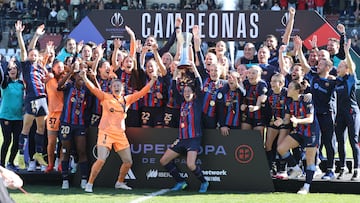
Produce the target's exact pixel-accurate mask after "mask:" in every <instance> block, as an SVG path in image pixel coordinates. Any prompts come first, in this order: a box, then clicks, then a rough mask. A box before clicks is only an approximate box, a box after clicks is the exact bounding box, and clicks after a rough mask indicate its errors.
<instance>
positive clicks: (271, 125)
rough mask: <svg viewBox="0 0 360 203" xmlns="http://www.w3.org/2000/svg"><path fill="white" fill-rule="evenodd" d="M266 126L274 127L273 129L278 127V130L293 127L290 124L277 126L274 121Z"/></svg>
mask: <svg viewBox="0 0 360 203" xmlns="http://www.w3.org/2000/svg"><path fill="white" fill-rule="evenodd" d="M266 127H268V128H273V129H276V130H281V129H291V126H290V124H287V125H284V124H282V125H280V126H276V125H274V124H273V123H269V124H268V125H266Z"/></svg>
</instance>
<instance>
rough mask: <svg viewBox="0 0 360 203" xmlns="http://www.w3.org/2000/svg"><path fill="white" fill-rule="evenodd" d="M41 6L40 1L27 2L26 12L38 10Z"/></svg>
mask: <svg viewBox="0 0 360 203" xmlns="http://www.w3.org/2000/svg"><path fill="white" fill-rule="evenodd" d="M40 6H41V1H40V0H29V4H28V10H30V11H33V10H36V9H39V8H40Z"/></svg>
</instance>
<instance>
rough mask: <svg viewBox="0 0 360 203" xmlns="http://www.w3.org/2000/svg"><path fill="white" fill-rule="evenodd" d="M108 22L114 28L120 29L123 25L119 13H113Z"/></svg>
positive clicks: (122, 19)
mask: <svg viewBox="0 0 360 203" xmlns="http://www.w3.org/2000/svg"><path fill="white" fill-rule="evenodd" d="M110 22H111V24H112V25H113V26H114V27H120V26H121V25H122V24H123V23H124V18H123V17H122V15H121V13H114V14H113V16H112V17H111V19H110Z"/></svg>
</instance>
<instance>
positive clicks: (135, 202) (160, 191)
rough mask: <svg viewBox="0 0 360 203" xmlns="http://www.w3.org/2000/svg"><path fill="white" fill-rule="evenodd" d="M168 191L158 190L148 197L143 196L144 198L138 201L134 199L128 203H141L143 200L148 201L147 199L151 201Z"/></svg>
mask: <svg viewBox="0 0 360 203" xmlns="http://www.w3.org/2000/svg"><path fill="white" fill-rule="evenodd" d="M168 191H169V189H162V190H159V191H157V192H153V193H150V194H149V195H147V196H144V197H140V198H138V199H135V200H133V201H131V202H130V203H139V202H143V201H145V200H148V199H151V198H153V197H155V196H158V195H162V194H165V193H167V192H168Z"/></svg>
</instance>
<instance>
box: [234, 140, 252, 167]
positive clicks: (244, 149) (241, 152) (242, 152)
mask: <svg viewBox="0 0 360 203" xmlns="http://www.w3.org/2000/svg"><path fill="white" fill-rule="evenodd" d="M253 158H254V151H253V149H252V148H251V147H250V146H249V145H240V146H238V147H237V148H236V149H235V159H236V161H238V162H239V163H241V164H247V163H250V161H252V160H253Z"/></svg>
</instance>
